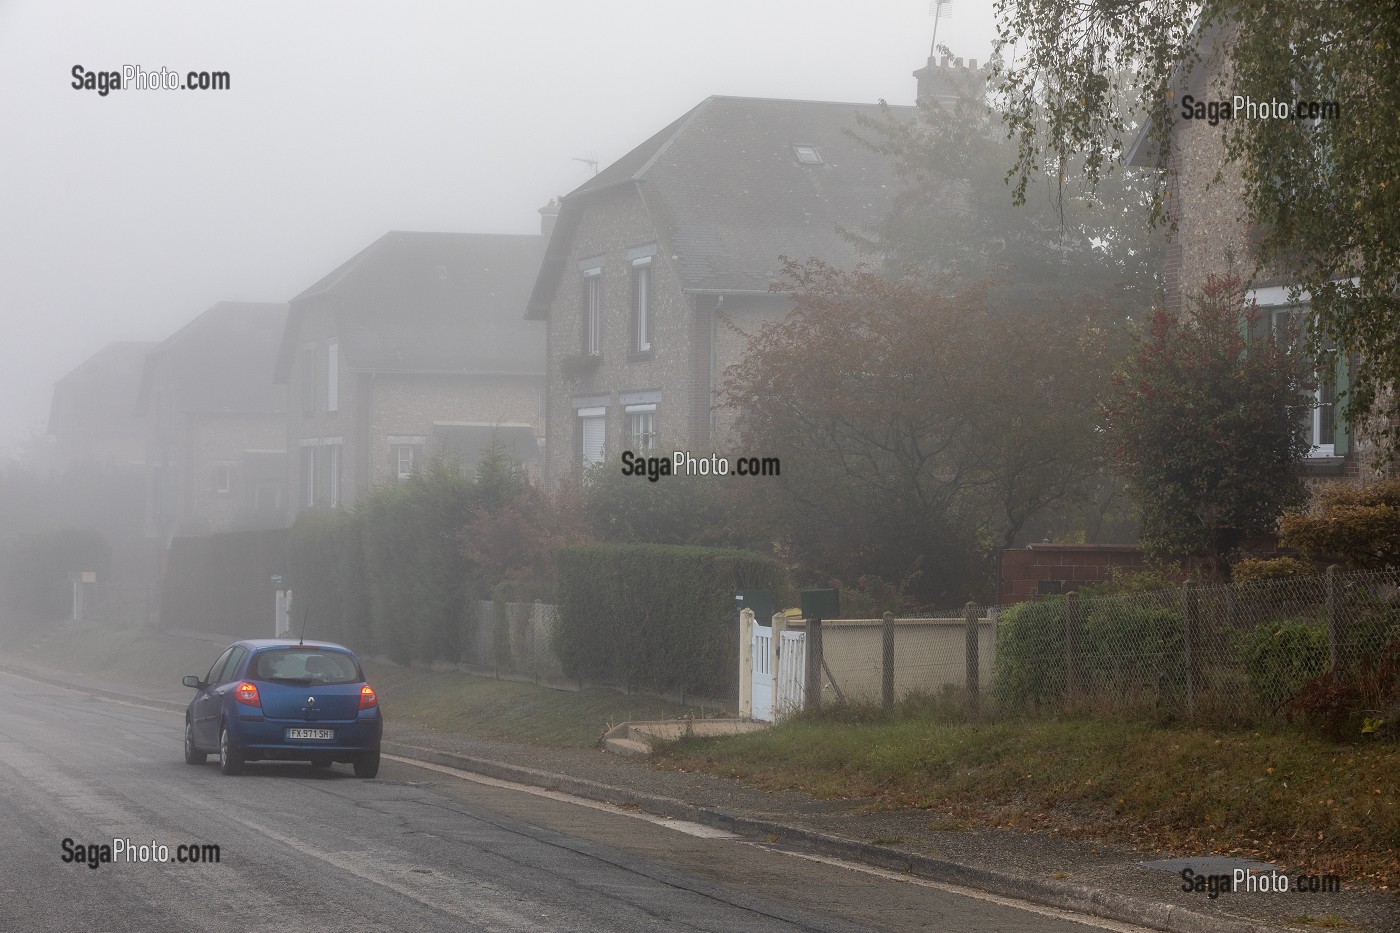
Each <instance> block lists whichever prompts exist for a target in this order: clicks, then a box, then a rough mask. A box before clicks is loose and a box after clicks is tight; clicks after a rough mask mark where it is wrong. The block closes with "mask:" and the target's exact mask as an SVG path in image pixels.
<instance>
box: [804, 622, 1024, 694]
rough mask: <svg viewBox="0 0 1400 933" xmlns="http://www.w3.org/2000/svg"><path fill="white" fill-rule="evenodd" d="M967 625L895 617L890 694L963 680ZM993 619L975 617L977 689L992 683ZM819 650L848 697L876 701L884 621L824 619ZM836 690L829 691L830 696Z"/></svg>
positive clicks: (952, 684) (926, 690) (924, 690)
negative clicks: (892, 689)
mask: <svg viewBox="0 0 1400 933" xmlns="http://www.w3.org/2000/svg"><path fill="white" fill-rule="evenodd" d="M966 639H967V626H966V623H965V622H964V621H963V620H962V619H960V618H956V619H954V618H949V619H896V620H895V623H894V695H895V699H899V698H900V697H902V696H905V695H906V694H910V693H915V694H934V693H939V692H941V691H942V690H943V689H944V688H945V687H959V688H961V687H965V686H966V684H967V660H966V656H965V652H966V645H967V641H966ZM996 642H997V623H996V619H995V618H983V619H979V620H978V622H977V645H978V648H977V662H978V663H977V669H978V672H979V673H978V679H979V681H980V686H981V691H982V692H983V693H985V692H986V691H987V688H988V687H989V686H990V685H991V682H992V670H993V667H994V664H995V661H996ZM822 654H823V655H824V657H825V659H826V663H827V666H828V667H829V668H830V669H831V680H834V681H835V685H836V687H839V688H840V690H841V693H842V694H843V695H844V696H845V697H846V699H847V700H849V701H851V702H855V703H879V702H880V694H881V683H882V678H883V670H882V668H883V664H882V659H883V657H884V621H883V620H881V619H834V620H825V619H824V620H822ZM834 693H835V691H834V690H832V691H830V693H828V694H827V696H828V697H829V698H831V699H834V698H835V697H834V696H831V694H834Z"/></svg>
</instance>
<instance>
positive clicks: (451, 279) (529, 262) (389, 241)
mask: <svg viewBox="0 0 1400 933" xmlns="http://www.w3.org/2000/svg"><path fill="white" fill-rule="evenodd" d="M544 246H545V239H544V237H542V236H539V235H526V236H515V235H506V234H483V233H422V232H408V231H393V232H390V233H387V234H385V235H384V236H382V237H380V238H379V239H378V240H376V241H375V242H374V243H372V244H371V245H370V246H369V247H367V248H366V249H364V250H362V251H361V252H360V253H359V254H357V255H356V256H354V257H353V258H352V259H350V260H349V261H347V262H346V263H344V264H343V265H341V266H340V267H339V268H337V269H335V270H334V271H332V272H331V273H330V274H329V275H327V276H325V277H324V278H322V279H321V280H320V281H319V282H317V283H316V284H315V285H313V286H311V287H310V288H308V289H307V290H306V291H304V292H302V293H301V294H300V295H298V296H296V297H295V298H293V299H292V301H291V309H292V311H291V317H290V318H289V320H288V325H287V332H286V335H285V336H284V339H283V343H282V350H281V355H280V356H279V359H278V365H277V376H278V380H279V381H285V380H286V378H287V375H288V373H289V371H290V364H291V355H292V353H293V351H294V350H295V347H296V344H297V341H298V340H299V339H300V324H301V319H302V317H303V316H304V315H305V313H306V309H307V308H309V307H311V306H312V305H314V304H316V303H318V302H323V303H324V304H325V306H326V307H327V308H329V309H330V311H331V313H332V314H334V316H335V321H336V325H335V326H336V331H337V334H338V339H339V341H340V348H341V353H342V354H343V355H344V358H345V361H346V364H347V365H348V366H349V367H350V368H351V369H352V370H357V371H361V372H432V373H503V372H512V373H540V372H543V369H544V332H543V330H541V329H540V327H539V326H538V325H536V324H532V323H529V322H527V321H524V320H522V319H521V311H522V309H523V308H524V307H525V302H526V299H527V298H528V296H529V293H530V286H531V285H532V284H533V282H534V279H535V274H536V272H537V271H538V270H539V265H540V259H541V257H542V256H543V255H544Z"/></svg>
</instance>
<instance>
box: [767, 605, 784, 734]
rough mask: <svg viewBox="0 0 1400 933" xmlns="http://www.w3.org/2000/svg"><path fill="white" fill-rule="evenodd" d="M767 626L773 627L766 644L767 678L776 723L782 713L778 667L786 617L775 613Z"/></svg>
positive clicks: (780, 662)
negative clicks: (770, 687) (771, 685)
mask: <svg viewBox="0 0 1400 933" xmlns="http://www.w3.org/2000/svg"><path fill="white" fill-rule="evenodd" d="M768 624H769V625H771V626H772V627H773V637H772V638H770V639H769V642H768V676H769V678H770V679H771V681H772V684H773V721H774V722H777V721H778V717H779V716H781V715H782V714H783V712H784V709H783V694H782V679H781V676H780V674H781V667H780V665H781V664H782V660H783V633H784V632H786V631H787V616H785V615H783V614H782V613H781V612H775V613H773V618H772V619H770V620H769V621H768Z"/></svg>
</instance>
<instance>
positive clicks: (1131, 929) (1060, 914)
mask: <svg viewBox="0 0 1400 933" xmlns="http://www.w3.org/2000/svg"><path fill="white" fill-rule="evenodd" d="M743 844H744V845H749V846H753V847H754V848H756V849H763V850H765V851H768V852H780V853H782V854H783V855H791V856H793V857H794V858H805V859H807V860H808V861H811V862H821V863H822V864H823V865H833V866H835V867H837V868H846V869H850V870H851V871H858V872H860V873H862V874H866V875H875V876H876V877H879V878H885V879H887V880H889V881H902V882H904V883H905V884H913V885H918V886H919V887H921V888H933V889H934V890H936V891H945V892H947V893H948V894H960V895H962V896H963V897H971V898H976V899H977V900H979V901H988V902H990V903H993V904H1000V905H1002V906H1003V907H1014V908H1015V909H1017V910H1024V911H1026V912H1028V913H1033V914H1040V915H1041V916H1044V917H1052V918H1054V919H1056V920H1065V921H1068V922H1070V923H1079V924H1083V925H1084V926H1091V927H1098V928H1099V929H1101V930H1112V931H1113V933H1159V931H1156V930H1153V929H1152V928H1150V927H1140V926H1137V925H1135V924H1132V923H1123V922H1121V921H1118V920H1106V919H1104V918H1103V917H1095V916H1093V915H1092V914H1079V913H1075V912H1074V911H1072V910H1061V909H1060V908H1058V907H1046V906H1044V905H1042V904H1036V903H1034V902H1032V901H1023V900H1019V899H1017V898H1014V897H1002V896H1001V895H1000V894H989V893H987V892H986V891H979V890H977V889H976V888H965V887H963V886H962V885H960V884H948V883H946V882H943V881H930V880H929V879H927V878H919V877H917V876H915V875H905V874H901V873H900V872H897V871H890V870H889V869H887V868H876V867H875V866H873V865H862V864H860V863H859V862H848V861H846V860H845V859H839V858H833V857H831V856H828V855H811V854H809V853H806V852H794V851H792V850H790V849H778V848H775V847H773V846H770V845H767V844H765V843H762V842H749V841H747V840H743Z"/></svg>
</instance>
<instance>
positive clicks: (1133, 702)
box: [992, 597, 1186, 711]
mask: <svg viewBox="0 0 1400 933" xmlns="http://www.w3.org/2000/svg"><path fill="white" fill-rule="evenodd" d="M1065 609H1066V601H1065V599H1063V598H1062V597H1051V598H1050V599H1046V600H1044V601H1043V602H1035V603H1020V604H1019V605H1016V606H1012V607H1010V608H1009V609H1007V610H1005V611H1004V612H1003V613H1002V616H1001V621H1000V624H999V625H998V628H997V655H996V674H995V677H994V680H993V684H992V695H993V696H994V697H995V698H996V700H997V702H998V703H999V704H1001V705H1002V707H1003V708H1004V709H1007V710H1009V711H1029V710H1035V709H1040V708H1047V707H1049V708H1053V707H1057V706H1058V705H1059V704H1060V703H1061V702H1063V700H1064V699H1065V691H1066V678H1065V664H1066V658H1065ZM1080 612H1081V613H1082V615H1081V617H1080V623H1079V624H1080V635H1079V674H1080V693H1081V696H1080V699H1081V701H1083V700H1088V701H1091V702H1092V701H1102V702H1104V703H1106V704H1108V705H1111V706H1132V707H1136V708H1141V707H1143V706H1147V707H1154V708H1157V709H1159V710H1163V711H1170V710H1171V709H1173V708H1174V707H1175V705H1176V704H1178V703H1180V702H1181V701H1182V699H1183V697H1184V694H1185V685H1186V655H1185V645H1184V641H1183V638H1184V625H1183V622H1182V616H1181V613H1179V612H1176V611H1174V610H1171V609H1166V608H1163V607H1159V606H1152V605H1150V604H1132V603H1121V602H1118V601H1114V600H1104V601H1095V600H1083V601H1081V603H1080Z"/></svg>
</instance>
